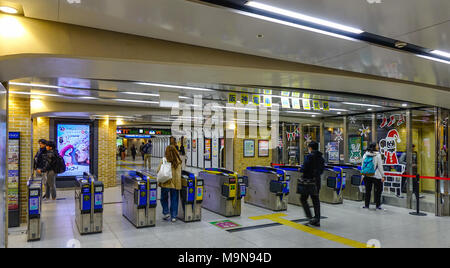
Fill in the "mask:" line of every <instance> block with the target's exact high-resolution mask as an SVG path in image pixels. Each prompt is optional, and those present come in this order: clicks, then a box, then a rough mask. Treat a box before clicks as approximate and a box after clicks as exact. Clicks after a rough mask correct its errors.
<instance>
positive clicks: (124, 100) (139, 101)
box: [114, 99, 159, 104]
mask: <svg viewBox="0 0 450 268" xmlns="http://www.w3.org/2000/svg"><path fill="white" fill-rule="evenodd" d="M114 100H115V101H120V102H135V103H148V104H159V102H158V101H143V100H129V99H114Z"/></svg>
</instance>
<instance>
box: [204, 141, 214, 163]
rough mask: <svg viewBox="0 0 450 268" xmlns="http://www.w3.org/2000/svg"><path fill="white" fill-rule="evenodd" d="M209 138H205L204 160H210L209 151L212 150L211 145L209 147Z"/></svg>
mask: <svg viewBox="0 0 450 268" xmlns="http://www.w3.org/2000/svg"><path fill="white" fill-rule="evenodd" d="M211 142H212V141H211V139H205V154H204V157H205V160H206V161H210V160H211V151H212V147H211Z"/></svg>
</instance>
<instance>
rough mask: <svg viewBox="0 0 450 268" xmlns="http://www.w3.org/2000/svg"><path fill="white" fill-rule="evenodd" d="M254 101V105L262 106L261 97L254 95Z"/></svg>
mask: <svg viewBox="0 0 450 268" xmlns="http://www.w3.org/2000/svg"><path fill="white" fill-rule="evenodd" d="M252 100H253V104H254V105H259V104H261V96H260V95H252Z"/></svg>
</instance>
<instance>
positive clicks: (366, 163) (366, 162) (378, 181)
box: [361, 143, 384, 210]
mask: <svg viewBox="0 0 450 268" xmlns="http://www.w3.org/2000/svg"><path fill="white" fill-rule="evenodd" d="M378 150H379V147H378V144H377V143H372V144H370V145H369V147H368V148H367V151H366V153H365V154H364V157H363V161H362V166H361V169H362V170H361V173H362V174H363V176H362V179H363V181H364V184H365V185H366V196H365V206H364V207H363V208H367V209H368V208H369V206H370V198H371V195H372V186H375V196H374V198H375V204H376V207H377V209H378V210H383V209H382V208H381V194H382V193H383V183H384V170H383V160H382V159H381V154H380V153H379V152H378ZM371 164H372V165H373V166H371ZM368 170H372V171H373V173H372V172H371V171H368ZM365 173H366V174H365ZM369 173H370V174H369Z"/></svg>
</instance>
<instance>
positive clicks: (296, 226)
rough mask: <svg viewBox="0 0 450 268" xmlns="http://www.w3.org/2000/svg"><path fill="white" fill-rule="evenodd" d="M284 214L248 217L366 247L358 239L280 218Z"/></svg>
mask: <svg viewBox="0 0 450 268" xmlns="http://www.w3.org/2000/svg"><path fill="white" fill-rule="evenodd" d="M286 216H287V215H286V214H283V213H276V214H269V215H262V216H256V217H250V219H252V220H263V219H269V220H271V221H274V222H277V223H280V224H282V225H286V226H289V227H292V228H294V229H297V230H300V231H303V232H305V233H308V234H312V235H315V236H317V237H321V238H323V239H327V240H330V241H333V242H336V243H339V244H343V245H346V246H350V247H353V248H367V247H368V246H367V244H365V243H361V242H358V241H355V240H351V239H348V238H345V237H341V236H338V235H334V234H331V233H327V232H325V231H321V230H318V229H314V228H311V227H308V226H305V225H303V224H299V223H295V222H292V221H289V220H286V219H283V218H282V217H286Z"/></svg>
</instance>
